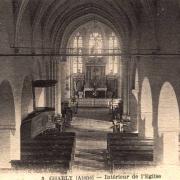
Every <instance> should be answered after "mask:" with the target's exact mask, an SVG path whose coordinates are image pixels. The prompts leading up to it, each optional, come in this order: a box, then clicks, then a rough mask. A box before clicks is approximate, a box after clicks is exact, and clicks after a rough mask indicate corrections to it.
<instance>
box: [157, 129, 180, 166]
mask: <svg viewBox="0 0 180 180" xmlns="http://www.w3.org/2000/svg"><path fill="white" fill-rule="evenodd" d="M154 160H155V162H156V163H157V164H159V165H179V131H164V132H161V133H160V135H159V136H157V137H156V138H155V148H154Z"/></svg>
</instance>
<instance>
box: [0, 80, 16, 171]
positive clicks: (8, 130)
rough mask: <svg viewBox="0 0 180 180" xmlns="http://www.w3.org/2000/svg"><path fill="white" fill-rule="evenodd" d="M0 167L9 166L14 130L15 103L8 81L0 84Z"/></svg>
mask: <svg viewBox="0 0 180 180" xmlns="http://www.w3.org/2000/svg"><path fill="white" fill-rule="evenodd" d="M0 99H1V100H0V141H1V143H0V159H1V161H0V168H9V167H10V163H9V162H10V160H11V134H12V130H15V105H14V97H13V92H12V88H11V86H10V83H9V82H8V81H6V80H5V81H3V82H2V83H1V85H0Z"/></svg>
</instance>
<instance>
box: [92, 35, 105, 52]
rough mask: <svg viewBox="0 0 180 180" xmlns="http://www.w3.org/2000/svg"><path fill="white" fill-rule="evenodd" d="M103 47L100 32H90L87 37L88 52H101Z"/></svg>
mask: <svg viewBox="0 0 180 180" xmlns="http://www.w3.org/2000/svg"><path fill="white" fill-rule="evenodd" d="M102 47H103V39H102V36H101V34H100V33H97V32H94V33H91V34H90V38H89V53H90V55H93V54H101V53H102Z"/></svg>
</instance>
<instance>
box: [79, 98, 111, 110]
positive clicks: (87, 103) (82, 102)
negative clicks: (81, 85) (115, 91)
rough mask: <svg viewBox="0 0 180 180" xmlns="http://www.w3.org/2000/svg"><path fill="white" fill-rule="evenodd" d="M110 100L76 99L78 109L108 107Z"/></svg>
mask: <svg viewBox="0 0 180 180" xmlns="http://www.w3.org/2000/svg"><path fill="white" fill-rule="evenodd" d="M110 101H111V99H99V98H85V99H78V106H79V107H100V108H102V107H109V102H110Z"/></svg>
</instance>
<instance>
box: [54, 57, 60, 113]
mask: <svg viewBox="0 0 180 180" xmlns="http://www.w3.org/2000/svg"><path fill="white" fill-rule="evenodd" d="M56 78H57V81H58V82H57V84H56V92H55V113H58V114H61V62H60V60H57V61H56Z"/></svg>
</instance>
